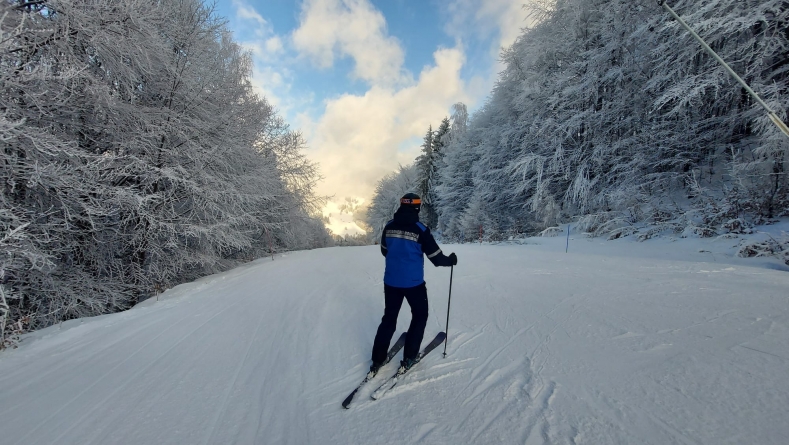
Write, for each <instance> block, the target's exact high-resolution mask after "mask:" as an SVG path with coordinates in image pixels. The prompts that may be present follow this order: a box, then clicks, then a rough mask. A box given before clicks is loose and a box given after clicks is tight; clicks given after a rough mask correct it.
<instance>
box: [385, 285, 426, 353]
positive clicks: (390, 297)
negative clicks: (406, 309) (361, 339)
mask: <svg viewBox="0 0 789 445" xmlns="http://www.w3.org/2000/svg"><path fill="white" fill-rule="evenodd" d="M384 298H385V301H386V309H384V316H383V318H381V324H380V325H379V326H378V332H377V333H376V334H375V342H374V343H373V363H381V362H383V361H384V360H386V353H387V352H388V350H389V342H391V341H392V335H394V332H395V329H397V314H399V313H400V306H402V305H403V298H405V299H406V300H407V301H408V305H409V306H411V325H410V326H408V336H407V337H406V340H405V348H404V350H403V359H406V358H410V359H416V356H417V354H419V347H420V346H421V344H422V337H424V335H425V326H427V287H425V283H422V284H420V285H419V286H415V287H408V288H402V287H392V286H388V285H386V284H384Z"/></svg>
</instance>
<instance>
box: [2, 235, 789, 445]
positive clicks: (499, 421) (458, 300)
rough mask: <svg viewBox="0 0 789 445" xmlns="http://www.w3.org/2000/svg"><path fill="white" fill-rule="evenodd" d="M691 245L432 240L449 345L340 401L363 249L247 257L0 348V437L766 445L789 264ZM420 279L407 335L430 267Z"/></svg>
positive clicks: (368, 282)
mask: <svg viewBox="0 0 789 445" xmlns="http://www.w3.org/2000/svg"><path fill="white" fill-rule="evenodd" d="M702 244H703V243H702V241H699V240H696V241H687V240H684V241H683V240H681V241H676V242H671V241H668V240H656V241H650V242H646V243H636V242H632V241H630V240H618V241H614V242H605V241H601V240H599V239H583V238H579V239H573V240H572V241H571V244H570V253H568V254H565V252H564V250H565V239H564V238H563V237H559V238H537V239H530V240H528V241H527V243H526V244H522V245H518V244H500V245H487V244H483V245H479V244H475V245H457V246H444V250H445V251H446V252H450V251H455V252H457V254H458V257H459V261H460V263H459V265H458V266H457V267H456V268H455V273H454V285H453V293H452V317H451V320H450V326H449V348H448V353H449V355H448V357H447V358H442V356H441V349H439V350H437V351H434V352H433V353H432V354H431V355H430V356H428V357H427V358H426V359H425V361H424V362H422V363H420V364H419V365H418V368H415V369H413V370H412V372H411V373H410V374H409V375H408V376H407V378H406V381H405V382H404V383H403V384H402V385H399V386H398V387H396V388H395V389H394V390H392V391H391V392H390V393H388V394H387V395H386V396H385V397H384V398H383V399H381V400H379V401H372V400H370V398H369V393H370V391H372V389H373V387H374V386H377V385H375V382H379V381H381V380H380V379H383V378H384V376H386V375H389V374H390V373H391V372H393V371H394V367H395V363H394V362H393V363H390V364H389V365H388V367H387V368H385V369H384V370H383V371H382V374H381V375H379V379H378V380H376V381H374V382H373V384H372V385H368V386H367V387H365V388H364V389H363V390H362V391H361V393H360V394H358V395H357V398H356V401H355V402H354V405H352V407H351V409H350V410H343V409H342V408H341V406H340V403H341V401H342V400H343V398H345V396H346V395H348V393H349V392H350V391H351V390H352V389H353V388H354V387H355V386H356V384H357V383H358V382H359V381H360V380H361V379H362V378H363V376H364V374H365V372H366V371H367V367H368V366H369V353H370V348H371V345H372V341H373V335H374V333H375V329H376V327H377V324H378V321H379V319H380V317H381V315H382V314H383V290H382V283H381V277H382V274H383V258H382V257H381V255H380V253H379V251H378V247H377V246H368V247H353V248H351V247H348V248H331V249H321V250H315V251H307V252H295V253H289V254H286V255H281V256H277V257H276V259H275V260H273V261H272V260H271V259H270V258H269V259H261V260H258V261H256V262H253V263H251V264H249V265H246V266H244V267H240V268H238V269H235V270H233V271H230V272H228V273H224V274H220V275H215V276H211V277H208V278H205V279H203V280H200V281H198V282H195V283H190V284H186V285H182V286H179V287H177V288H174V289H171V290H170V291H168V292H166V293H165V294H163V295H162V296H161V298H160V301H158V302H157V301H155V300H148V301H146V302H145V303H143V304H141V305H139V306H138V307H136V308H134V309H132V310H130V311H127V312H124V313H120V314H113V315H108V316H102V317H96V318H92V319H85V320H74V321H71V322H67V323H64V324H63V326H53V327H51V328H49V329H46V330H43V331H39V332H37V333H34V334H32V335H30V336H28V337H27V338H26V339H25V340H24V342H23V344H22V345H21V347H20V348H18V349H16V350H11V351H6V352H3V353H0V442H1V443H3V444H6V445H12V444H25V445H27V444H343V445H344V444H388V445H391V444H410V443H423V444H452V445H455V444H472V443H473V444H499V443H503V444H661V445H663V444H786V443H787V438H789V422H787V414H786V410H787V407H789V378H787V376H789V273H787V272H786V271H782V270H774V269H775V268H778V269H780V268H781V267H782V266H778V263H777V262H769V261H766V262H765V261H760V260H740V259H736V258H732V257H731V255H730V252H729V251H730V250H731V246H730V245H732V244H736V240H721V241H714V242H713V241H708V242H707V243H706V244H704V245H703V246H702ZM699 246H702V248H703V250H709V251H710V252H699ZM716 249H717V250H716ZM716 252H717V253H716ZM727 252H729V253H727ZM765 265H768V266H772V267H773V268H774V269H770V268H767V267H763V266H765ZM426 279H427V282H428V293H429V296H430V305H431V309H430V314H431V315H430V320H429V323H428V327H427V331H426V335H425V338H426V341H427V340H429V339H430V338H432V337H433V336H434V335H435V334H436V333H437V332H439V331H440V330H443V329H444V321H445V317H446V308H447V291H448V284H449V283H448V281H449V268H434V267H432V265H428V267H427V276H426ZM409 320H410V314H409V312H408V307H407V305H405V304H404V306H403V311H402V313H401V317H400V320H399V329H400V330H405V329H406V328H407V325H408V322H409ZM393 341H394V340H393Z"/></svg>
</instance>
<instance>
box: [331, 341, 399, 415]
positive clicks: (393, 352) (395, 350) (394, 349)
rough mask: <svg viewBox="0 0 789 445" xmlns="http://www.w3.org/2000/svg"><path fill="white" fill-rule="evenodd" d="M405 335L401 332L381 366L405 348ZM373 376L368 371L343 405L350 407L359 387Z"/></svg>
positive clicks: (346, 407)
mask: <svg viewBox="0 0 789 445" xmlns="http://www.w3.org/2000/svg"><path fill="white" fill-rule="evenodd" d="M405 337H406V333H405V332H403V333H402V334H400V338H398V339H397V341H396V342H395V344H394V345H392V347H391V348H390V349H389V353H388V354H386V360H384V363H383V365H381V368H383V366H384V365H385V364H387V363H389V362H390V361H391V360H392V358H394V356H395V355H397V353H398V352H400V350H401V349H403V346H404V345H405ZM379 369H380V368H379ZM373 377H375V374H373V375H370V373H367V376H365V377H364V380H362V383H359V386H357V387H356V389H354V390H353V391H352V392H351V393H350V394H348V397H346V398H345V400H343V401H342V407H343V408H345V409H348V408H349V407H350V406H351V402H352V401H353V397H354V396H355V395H356V393H357V392H358V391H359V389H361V387H362V386H364V384H365V383H367V382H369V381H370V380H371V379H372V378H373Z"/></svg>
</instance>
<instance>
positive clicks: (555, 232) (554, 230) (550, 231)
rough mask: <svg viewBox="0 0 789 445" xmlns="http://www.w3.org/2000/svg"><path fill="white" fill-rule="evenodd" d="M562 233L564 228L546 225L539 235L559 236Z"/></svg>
mask: <svg viewBox="0 0 789 445" xmlns="http://www.w3.org/2000/svg"><path fill="white" fill-rule="evenodd" d="M563 233H564V229H562V228H561V227H548V228H547V229H545V230H543V231H542V232H540V236H542V237H551V236H559V235H561V234H563Z"/></svg>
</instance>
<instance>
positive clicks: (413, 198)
mask: <svg viewBox="0 0 789 445" xmlns="http://www.w3.org/2000/svg"><path fill="white" fill-rule="evenodd" d="M421 205H422V198H420V197H419V195H417V194H416V193H406V194H405V195H403V197H402V198H400V207H403V206H407V207H410V208H412V209H415V210H416V211H417V212H418V211H419V207H420V206H421Z"/></svg>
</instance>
